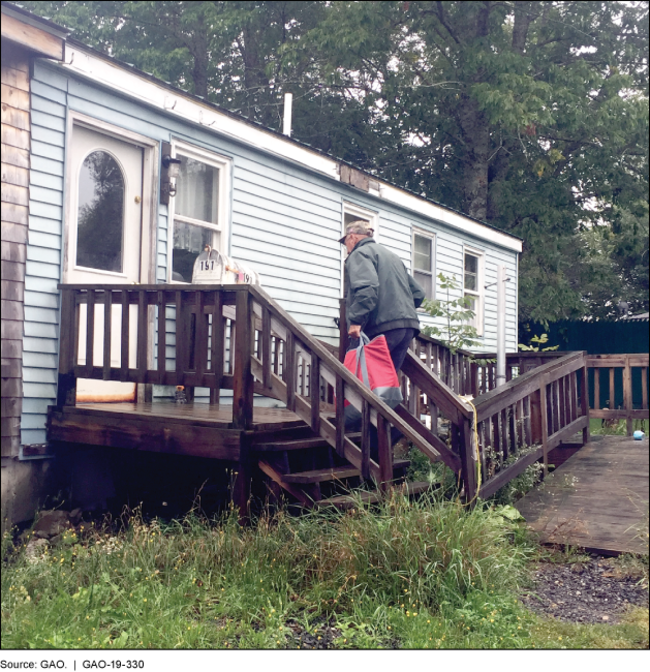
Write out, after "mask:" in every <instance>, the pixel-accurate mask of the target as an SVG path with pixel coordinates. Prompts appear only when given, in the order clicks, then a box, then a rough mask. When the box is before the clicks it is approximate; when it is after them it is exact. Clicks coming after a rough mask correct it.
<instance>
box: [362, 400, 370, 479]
mask: <svg viewBox="0 0 650 672" xmlns="http://www.w3.org/2000/svg"><path fill="white" fill-rule="evenodd" d="M361 476H362V478H364V479H365V480H368V479H369V478H370V405H369V404H368V402H367V401H366V400H365V399H362V400H361Z"/></svg>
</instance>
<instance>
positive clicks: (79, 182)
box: [63, 125, 146, 401]
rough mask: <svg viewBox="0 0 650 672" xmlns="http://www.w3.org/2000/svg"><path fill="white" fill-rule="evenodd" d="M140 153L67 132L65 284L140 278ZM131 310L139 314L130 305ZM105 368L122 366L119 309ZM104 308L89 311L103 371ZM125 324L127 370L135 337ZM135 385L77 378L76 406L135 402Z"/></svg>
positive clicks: (82, 337)
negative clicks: (67, 190) (67, 175)
mask: <svg viewBox="0 0 650 672" xmlns="http://www.w3.org/2000/svg"><path fill="white" fill-rule="evenodd" d="M143 153H144V150H143V148H142V147H139V146H137V145H135V144H132V143H130V142H128V141H126V140H121V139H117V138H115V137H113V136H111V135H108V134H104V133H101V132H98V131H96V130H91V129H89V128H86V127H84V126H80V125H73V129H72V141H71V144H70V153H69V161H70V162H71V166H70V172H69V175H70V177H71V180H70V181H71V185H70V187H71V191H70V210H69V213H70V216H69V227H68V230H67V234H68V235H67V246H66V254H65V268H64V275H63V278H64V282H66V283H71V284H73V283H77V284H92V285H99V284H133V283H137V282H140V281H141V276H143V273H142V269H141V264H142V263H143V259H145V258H146V255H143V253H142V241H143V221H142V219H143V218H142V178H143ZM132 309H133V310H137V307H135V306H133V307H132ZM112 310H113V314H112V318H111V327H112V334H111V366H119V365H120V352H119V345H120V329H121V321H122V313H121V311H122V308H121V306H117V305H116V306H113V308H112ZM103 311H104V306H103V305H101V306H100V305H97V306H95V332H94V333H95V343H94V356H93V360H94V365H95V366H102V363H103V362H102V359H103V354H102V353H103V339H104V319H103V317H104V316H103ZM136 325H137V320H136V319H135V314H134V315H132V316H131V319H130V326H131V329H130V341H131V343H130V348H129V350H130V358H129V359H130V360H131V361H130V366H133V367H134V366H135V347H136V346H135V344H136V342H137V332H136V330H135V327H136ZM79 332H80V333H79V348H78V353H79V356H78V363H79V364H85V363H86V307H85V306H81V314H80V319H79ZM135 398H136V386H135V383H118V382H113V381H101V380H87V379H79V380H78V381H77V401H135Z"/></svg>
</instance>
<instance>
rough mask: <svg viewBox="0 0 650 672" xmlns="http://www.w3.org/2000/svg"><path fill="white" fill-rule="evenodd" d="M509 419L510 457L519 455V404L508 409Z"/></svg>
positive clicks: (508, 448)
mask: <svg viewBox="0 0 650 672" xmlns="http://www.w3.org/2000/svg"><path fill="white" fill-rule="evenodd" d="M507 417H508V425H509V427H508V429H509V432H508V435H509V436H508V447H507V450H508V455H516V454H517V404H516V403H515V404H512V406H508V409H507Z"/></svg>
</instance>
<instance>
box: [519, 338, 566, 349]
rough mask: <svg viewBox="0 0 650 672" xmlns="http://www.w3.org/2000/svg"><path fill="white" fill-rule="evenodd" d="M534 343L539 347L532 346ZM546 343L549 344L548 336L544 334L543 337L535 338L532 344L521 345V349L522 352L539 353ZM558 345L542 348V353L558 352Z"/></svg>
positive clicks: (531, 341) (531, 340)
mask: <svg viewBox="0 0 650 672" xmlns="http://www.w3.org/2000/svg"><path fill="white" fill-rule="evenodd" d="M533 343H536V344H537V345H532V344H533ZM545 343H548V334H542V335H541V336H533V337H532V338H531V339H530V343H529V344H528V345H526V344H525V343H519V349H520V350H522V351H523V352H539V349H540V346H542V345H544V344H545ZM559 347H560V346H559V344H558V345H552V346H550V345H549V346H547V347H546V348H542V352H550V351H552V350H557V349H558V348H559Z"/></svg>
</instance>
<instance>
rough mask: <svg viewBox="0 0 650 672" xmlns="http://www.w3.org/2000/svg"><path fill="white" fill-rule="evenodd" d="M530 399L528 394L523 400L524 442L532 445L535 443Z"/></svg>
mask: <svg viewBox="0 0 650 672" xmlns="http://www.w3.org/2000/svg"><path fill="white" fill-rule="evenodd" d="M530 399H531V398H530V396H527V397H524V398H523V400H522V401H523V406H524V443H525V444H526V446H532V445H533V444H534V441H533V426H532V422H531V420H532V416H531V412H532V411H531V403H530Z"/></svg>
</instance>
